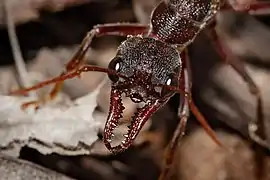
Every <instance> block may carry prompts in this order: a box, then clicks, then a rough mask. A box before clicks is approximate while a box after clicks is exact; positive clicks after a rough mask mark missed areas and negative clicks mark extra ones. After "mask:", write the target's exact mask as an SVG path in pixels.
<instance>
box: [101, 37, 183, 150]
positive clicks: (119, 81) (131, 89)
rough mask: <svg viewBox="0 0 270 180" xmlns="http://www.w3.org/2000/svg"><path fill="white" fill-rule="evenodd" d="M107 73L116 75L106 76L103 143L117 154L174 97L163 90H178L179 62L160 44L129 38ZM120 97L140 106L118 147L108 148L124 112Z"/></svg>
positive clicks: (176, 55) (171, 49) (175, 53)
mask: <svg viewBox="0 0 270 180" xmlns="http://www.w3.org/2000/svg"><path fill="white" fill-rule="evenodd" d="M108 69H109V70H112V71H114V72H116V74H112V73H109V78H110V79H111V81H112V90H111V102H110V111H109V115H108V120H107V122H106V125H105V128H104V143H105V145H106V146H107V148H108V149H109V150H111V151H112V152H119V151H122V150H124V149H127V148H128V147H129V146H130V145H131V143H132V141H133V140H134V139H135V137H136V136H137V135H138V133H139V131H140V129H141V128H142V126H143V124H144V123H145V122H146V121H147V120H148V119H149V118H150V116H151V115H152V114H153V113H154V112H155V111H157V110H158V109H159V108H160V107H161V106H162V105H163V104H164V103H165V102H167V101H168V100H169V97H171V96H172V95H173V94H174V93H175V91H171V90H169V88H167V87H166V86H176V87H178V80H179V78H180V72H181V58H180V53H179V52H178V51H177V49H176V48H174V47H172V46H170V45H167V44H165V43H163V42H161V41H158V40H155V39H153V38H143V37H141V36H135V37H133V36H129V37H128V39H127V40H126V41H124V42H123V43H122V44H121V45H120V46H119V48H118V51H117V54H116V57H115V58H114V59H113V60H112V61H111V62H110V64H109V66H108ZM123 93H124V94H125V95H126V96H127V97H130V99H131V100H132V101H133V102H135V103H140V102H142V103H143V104H144V105H143V106H142V107H140V108H138V109H137V111H136V113H135V114H134V116H133V117H132V120H131V124H130V125H129V126H128V127H129V130H128V132H127V133H126V134H125V135H124V137H125V139H124V140H123V141H122V143H121V144H120V145H118V146H114V147H111V144H110V142H111V140H112V137H113V131H114V129H115V128H116V127H117V125H118V124H119V120H120V118H121V117H122V113H123V110H124V109H125V108H124V106H123V104H122V97H121V96H122V94H123Z"/></svg>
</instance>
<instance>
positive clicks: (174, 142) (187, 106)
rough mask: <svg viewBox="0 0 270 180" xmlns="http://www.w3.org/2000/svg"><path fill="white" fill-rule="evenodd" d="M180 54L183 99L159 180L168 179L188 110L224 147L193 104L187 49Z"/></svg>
mask: <svg viewBox="0 0 270 180" xmlns="http://www.w3.org/2000/svg"><path fill="white" fill-rule="evenodd" d="M182 56H183V59H184V64H185V69H184V70H183V73H182V78H181V79H180V81H179V82H180V88H181V87H182V86H184V90H183V91H181V92H185V93H184V94H183V93H180V95H181V96H182V97H183V99H180V100H181V101H180V105H179V111H178V114H179V117H180V121H179V123H178V125H177V127H176V129H175V132H174V134H173V138H172V139H171V142H170V144H169V145H168V147H167V149H166V152H165V153H166V154H165V164H164V167H163V169H162V172H161V174H160V176H159V180H165V179H167V178H168V179H169V177H168V176H169V171H170V167H171V165H172V163H173V159H174V157H175V152H176V149H177V146H178V143H179V141H180V139H181V138H182V137H183V136H184V135H185V130H186V124H187V120H188V118H189V112H190V110H191V111H192V113H193V114H194V116H195V117H196V118H197V120H198V121H199V122H200V124H201V125H202V127H203V128H204V130H205V131H206V133H207V134H208V135H209V136H210V137H211V138H212V140H213V141H214V142H215V143H216V144H217V145H219V146H221V147H224V146H223V144H222V143H221V142H220V141H219V140H218V138H217V137H216V135H215V132H214V131H213V130H212V129H211V127H210V126H209V125H208V123H207V121H206V120H205V118H204V116H203V115H202V114H201V112H200V111H199V110H198V108H197V107H196V105H195V104H194V102H193V100H192V96H191V86H192V80H191V76H190V74H191V69H190V66H189V62H190V60H189V56H188V53H187V50H184V51H183V52H182Z"/></svg>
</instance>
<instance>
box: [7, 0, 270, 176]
mask: <svg viewBox="0 0 270 180" xmlns="http://www.w3.org/2000/svg"><path fill="white" fill-rule="evenodd" d="M264 5H265V6H264ZM264 5H261V4H255V5H254V6H252V5H251V6H250V9H252V8H253V10H254V9H258V7H261V8H264V7H267V6H269V5H268V4H267V3H266V4H264ZM220 7H221V2H220V1H219V0H166V1H161V2H160V3H159V4H158V5H157V6H156V7H155V9H154V10H153V12H152V15H151V23H150V25H141V24H137V23H117V24H104V25H96V26H94V28H93V29H92V30H91V31H89V32H88V33H87V35H86V37H85V38H84V40H83V42H82V44H81V46H80V48H79V50H78V51H77V53H76V54H75V55H74V57H73V58H72V59H71V60H70V61H69V63H68V64H67V65H66V71H65V72H63V73H62V74H61V75H60V76H58V77H56V78H53V79H51V80H48V81H44V82H41V83H39V84H37V85H35V86H33V87H30V88H26V89H21V90H18V91H14V92H12V94H21V93H26V92H27V91H31V90H36V89H38V88H41V87H43V86H46V85H48V84H52V83H55V86H54V88H53V90H52V91H51V93H50V94H49V97H48V99H47V100H51V99H53V98H54V97H55V96H56V95H57V93H58V92H59V91H60V89H61V87H62V85H63V82H64V80H66V79H70V78H73V77H78V76H80V74H81V73H83V72H88V71H99V72H105V73H107V74H108V76H109V78H110V80H111V81H112V87H111V100H110V109H109V115H108V119H107V122H106V125H105V128H104V137H103V141H104V144H105V145H106V147H107V148H108V149H109V150H110V151H111V152H113V153H119V152H121V151H124V150H125V149H127V148H128V147H129V146H130V145H131V144H132V142H133V140H134V139H135V138H136V136H137V135H138V133H139V131H140V130H141V128H142V126H143V125H144V123H145V122H146V121H147V120H148V119H149V118H150V117H151V115H152V114H153V113H155V112H156V111H157V110H158V109H159V108H160V107H161V106H163V105H164V104H166V102H167V101H168V100H169V99H170V97H172V96H173V95H174V94H175V93H180V94H181V95H182V96H183V101H181V103H180V107H179V116H180V122H179V125H178V127H177V128H176V131H175V133H174V136H173V139H172V141H171V143H170V145H169V147H168V151H167V153H168V154H167V156H166V166H165V168H164V170H163V173H162V175H161V176H160V179H164V178H165V177H166V174H167V172H168V170H169V165H170V164H171V163H172V159H173V155H174V150H175V148H176V146H177V142H178V140H179V139H180V138H181V137H182V136H183V134H184V131H185V126H186V122H187V118H188V117H189V108H190V109H191V111H192V112H193V114H194V115H195V116H196V118H197V119H198V120H199V122H200V123H201V124H202V126H203V127H204V129H205V130H206V132H207V133H208V134H209V135H210V136H211V137H212V139H213V140H214V141H215V142H216V143H217V144H218V145H220V146H222V144H221V143H220V142H219V141H218V139H217V137H216V136H215V133H214V131H213V130H212V129H211V128H210V127H209V125H208V124H207V122H206V120H205V118H204V117H203V115H202V114H201V113H200V112H199V110H198V109H197V107H196V106H195V104H194V102H193V100H192V96H191V84H192V83H191V76H190V73H191V72H190V71H191V70H190V66H189V59H188V55H187V53H186V47H187V46H188V45H189V44H190V43H192V42H193V41H194V39H195V38H196V36H197V35H198V34H199V33H200V31H202V30H203V29H205V27H206V26H207V25H210V24H212V22H213V21H214V19H215V15H216V14H217V12H218V11H219V9H220ZM224 7H225V5H224ZM104 35H116V36H127V40H125V41H124V42H122V44H121V45H120V46H119V47H118V50H117V54H116V56H115V58H113V59H112V60H111V62H110V63H109V65H108V68H101V67H97V66H91V65H82V63H83V58H84V56H85V53H86V51H87V50H88V48H89V47H90V44H91V42H92V39H93V38H94V37H98V36H104ZM210 35H211V37H213V40H214V41H213V42H214V43H215V47H216V48H217V50H218V51H219V52H220V53H221V55H222V56H223V58H224V59H227V57H228V54H229V52H228V50H227V49H226V48H225V47H224V46H222V45H221V44H220V43H219V41H218V39H217V36H216V34H215V30H214V29H213V28H212V32H211V33H210ZM229 56H230V58H231V57H232V54H229ZM228 61H229V63H230V64H231V65H232V67H233V68H234V69H235V70H236V71H237V72H238V73H239V74H240V75H241V76H242V77H243V79H244V80H245V81H246V82H247V84H248V85H249V87H250V91H251V93H253V94H254V95H256V97H257V99H258V102H259V103H261V98H260V93H259V90H258V88H257V87H256V85H255V83H254V82H253V80H252V79H251V78H250V76H249V75H248V74H247V72H246V71H245V69H244V67H243V64H241V62H239V61H234V60H228ZM123 93H124V94H125V95H126V96H127V97H130V98H131V100H132V101H133V102H135V103H140V102H144V103H145V105H144V106H143V107H141V108H139V109H137V112H136V113H135V115H134V117H133V118H132V120H131V125H130V126H129V130H128V132H127V134H125V135H124V137H125V139H124V140H123V141H122V143H121V144H119V145H117V146H114V147H112V146H111V143H110V141H111V138H112V137H113V130H114V129H115V128H116V126H117V125H118V123H119V122H118V121H119V119H120V118H121V117H122V112H123V110H124V106H123V104H122V99H121V95H122V94H123ZM41 103H44V100H42V101H41V100H38V101H33V102H28V103H25V104H23V107H24V108H25V107H27V106H29V105H35V106H36V107H38V106H39V105H40V104H41ZM258 107H261V105H258Z"/></svg>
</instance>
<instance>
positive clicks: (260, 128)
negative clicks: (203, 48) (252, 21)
mask: <svg viewBox="0 0 270 180" xmlns="http://www.w3.org/2000/svg"><path fill="white" fill-rule="evenodd" d="M210 37H211V38H212V42H213V45H214V48H215V49H216V51H217V52H218V53H219V55H220V56H221V58H223V60H225V61H227V62H228V63H229V64H230V65H231V66H232V67H233V69H234V70H235V71H236V72H237V73H238V74H239V75H240V76H241V77H242V79H243V80H244V81H245V82H246V84H247V85H248V87H249V91H250V93H251V94H253V95H254V96H255V97H256V99H257V108H256V120H255V121H251V122H250V123H249V128H248V131H249V136H250V138H251V139H252V140H254V141H255V142H257V143H258V144H260V145H262V146H264V147H268V148H269V145H267V143H266V142H265V141H264V140H263V139H264V137H265V132H264V131H265V125H264V113H263V105H262V97H261V92H260V90H259V88H258V87H257V85H256V84H255V82H254V81H253V79H252V78H251V77H250V75H249V74H248V72H247V70H246V68H245V65H244V63H243V62H242V61H240V60H239V59H238V58H237V57H235V56H234V55H233V54H232V52H231V51H230V50H229V49H228V48H227V47H226V46H225V45H223V44H222V43H221V42H220V41H219V38H218V36H217V33H216V31H215V30H214V29H212V31H211V34H210ZM257 133H258V134H260V135H257Z"/></svg>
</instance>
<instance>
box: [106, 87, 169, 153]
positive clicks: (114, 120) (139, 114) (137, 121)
mask: <svg viewBox="0 0 270 180" xmlns="http://www.w3.org/2000/svg"><path fill="white" fill-rule="evenodd" d="M121 94H122V92H121V90H119V89H116V88H115V87H112V90H111V101H110V109H109V115H108V119H107V122H106V124H105V128H104V136H103V141H104V144H105V146H106V147H107V148H108V150H110V151H111V152H112V153H114V154H116V153H120V152H122V151H124V150H126V149H127V148H128V147H129V146H131V144H132V142H133V140H134V139H135V138H136V136H137V135H138V134H139V132H140V130H141V129H142V127H143V125H144V124H145V123H146V121H147V120H148V119H149V118H150V117H151V116H152V114H153V113H154V112H156V111H157V110H158V109H159V108H160V106H161V105H163V104H164V102H160V101H159V100H155V101H149V102H148V103H146V104H145V105H144V106H143V107H141V108H137V111H136V112H135V114H134V116H133V117H132V120H131V124H130V126H128V131H127V133H126V134H124V135H123V136H124V140H123V141H122V143H121V144H119V145H117V146H112V145H111V141H112V138H113V136H114V134H113V131H114V130H115V128H116V127H117V126H118V124H119V120H120V118H122V117H123V116H122V113H123V110H124V109H125V108H124V106H123V103H122V98H121Z"/></svg>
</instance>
